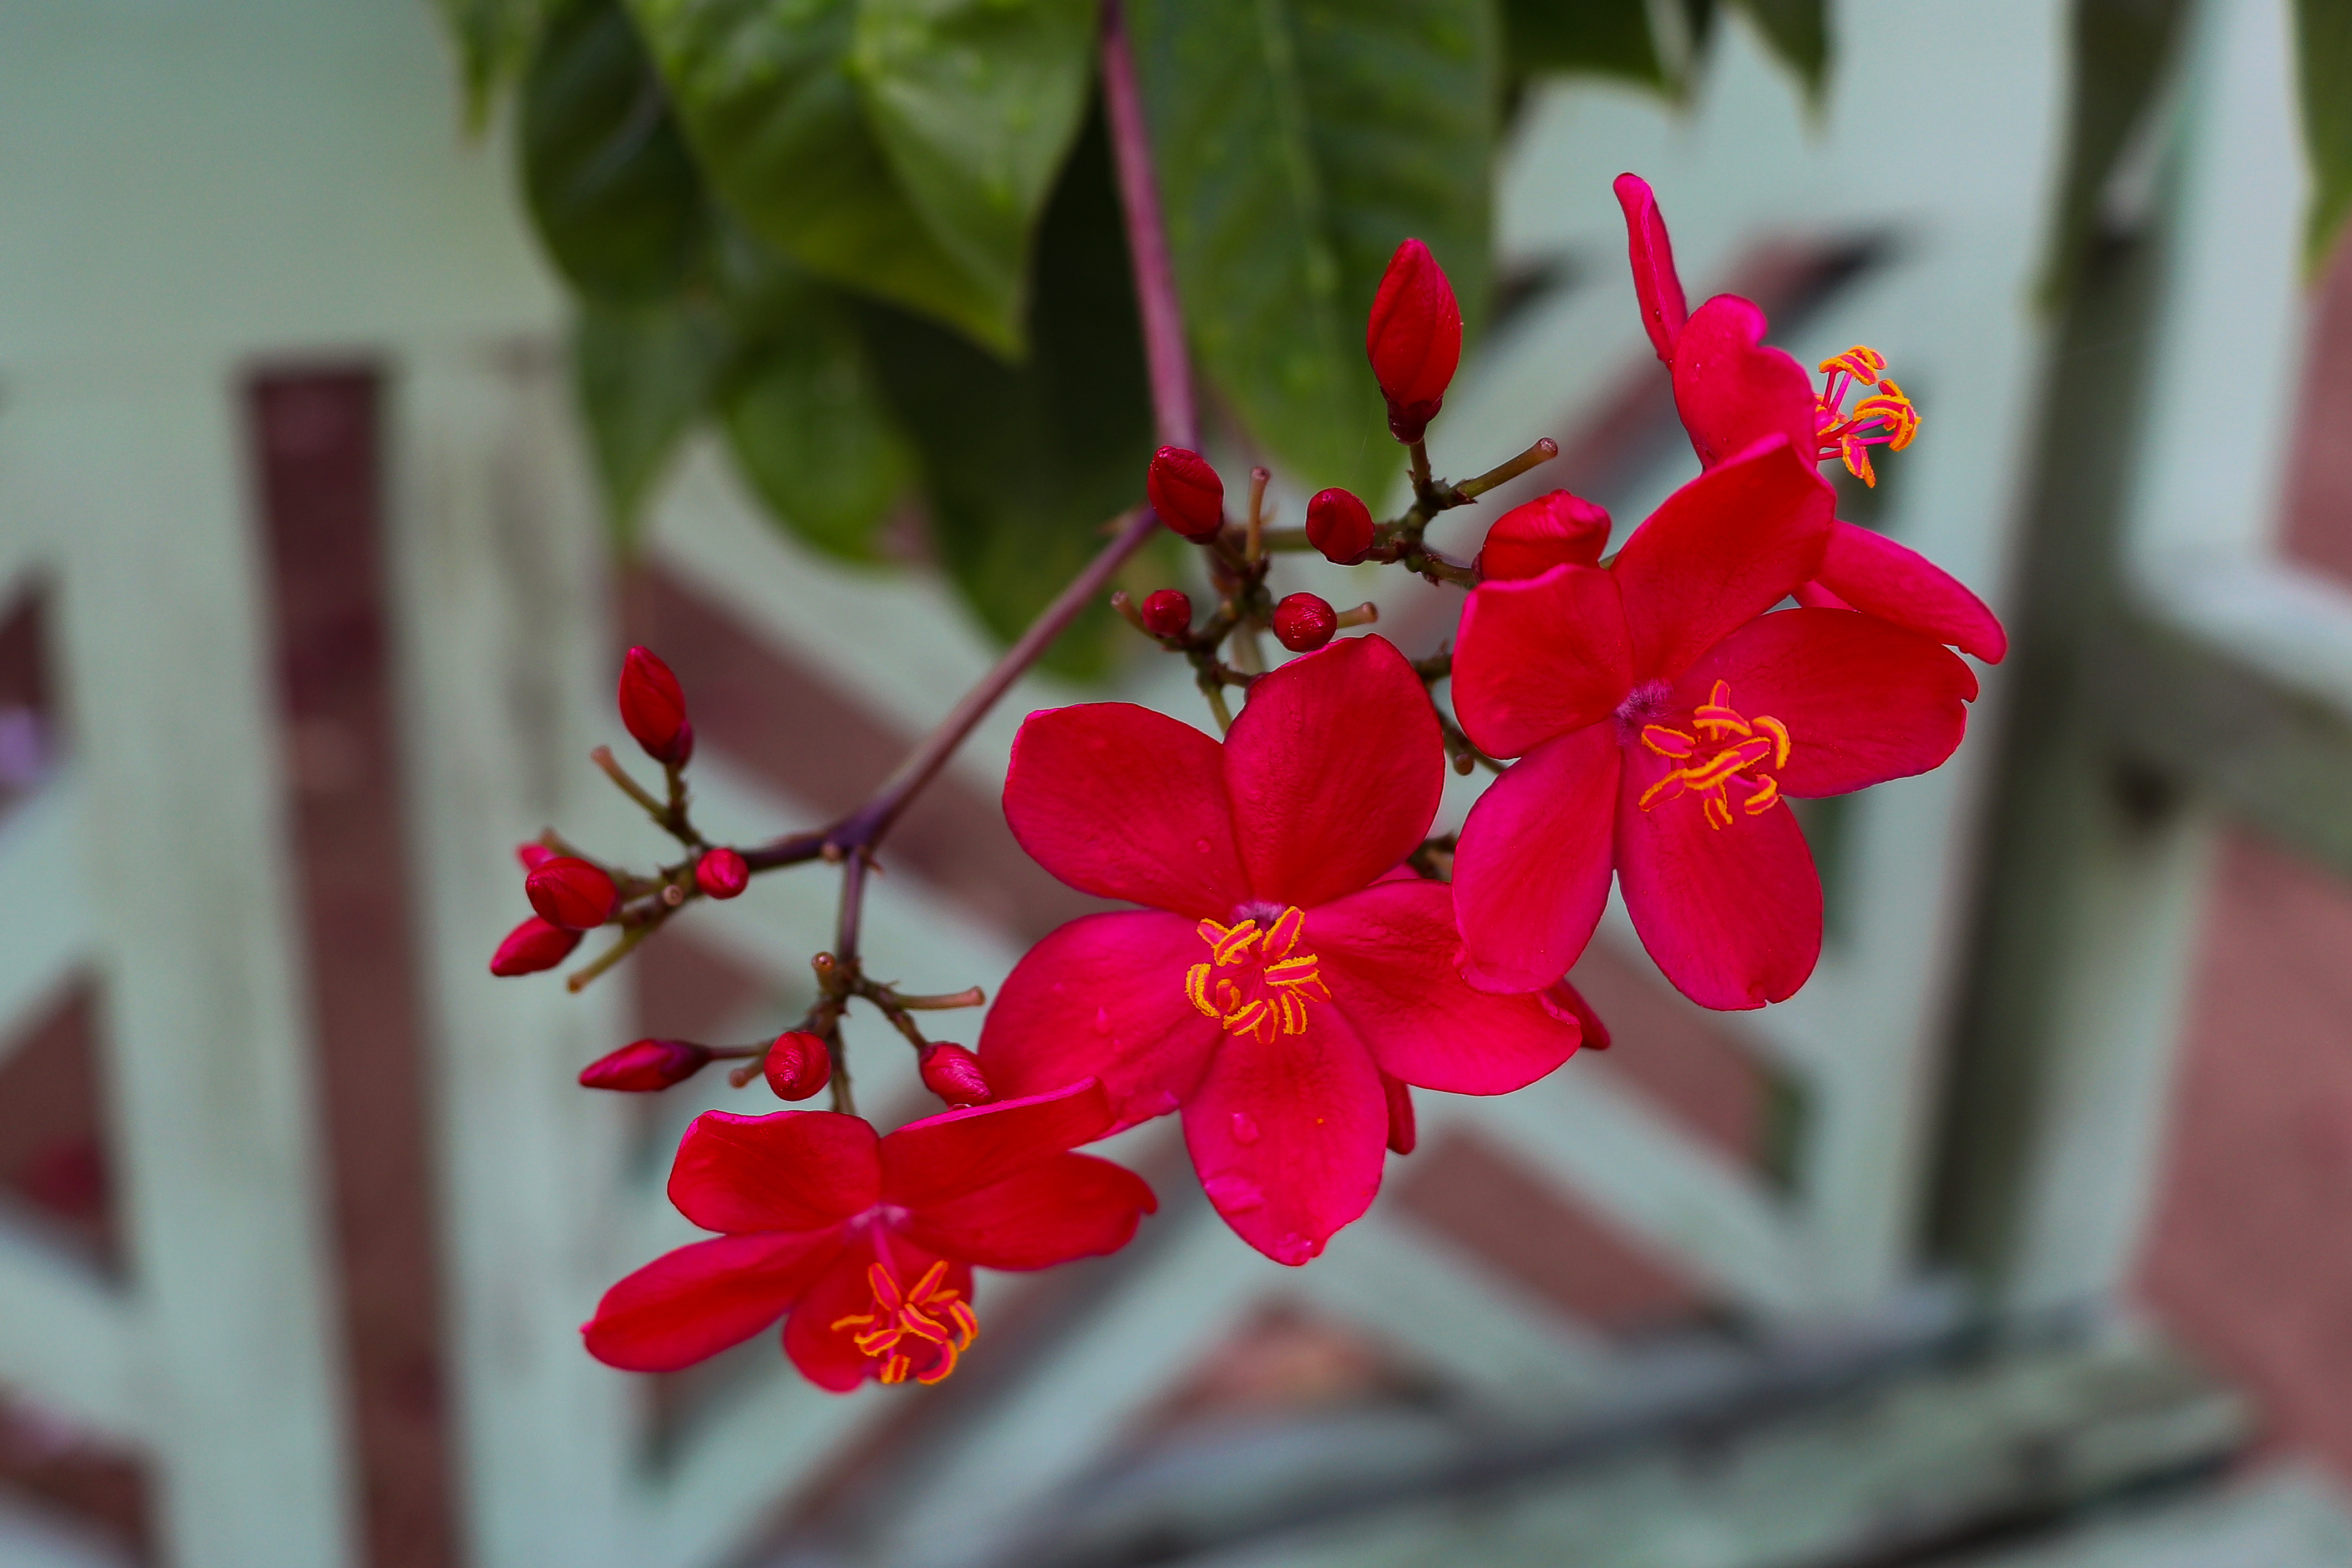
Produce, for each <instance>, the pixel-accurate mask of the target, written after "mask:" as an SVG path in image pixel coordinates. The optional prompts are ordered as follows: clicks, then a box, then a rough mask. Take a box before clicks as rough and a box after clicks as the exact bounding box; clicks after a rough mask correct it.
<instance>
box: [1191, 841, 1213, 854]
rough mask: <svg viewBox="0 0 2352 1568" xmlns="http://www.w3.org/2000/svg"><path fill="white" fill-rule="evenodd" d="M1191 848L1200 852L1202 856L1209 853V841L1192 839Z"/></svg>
mask: <svg viewBox="0 0 2352 1568" xmlns="http://www.w3.org/2000/svg"><path fill="white" fill-rule="evenodd" d="M1192 847H1193V848H1194V849H1196V850H1198V851H1200V852H1202V854H1207V853H1208V852H1209V841H1208V840H1206V839H1194V840H1193V841H1192Z"/></svg>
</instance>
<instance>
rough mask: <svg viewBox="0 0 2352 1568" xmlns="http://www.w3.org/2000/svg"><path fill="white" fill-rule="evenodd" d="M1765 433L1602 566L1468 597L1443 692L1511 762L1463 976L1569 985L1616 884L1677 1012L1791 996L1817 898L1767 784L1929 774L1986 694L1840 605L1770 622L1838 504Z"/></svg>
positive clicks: (1479, 841) (1490, 817) (1818, 784)
mask: <svg viewBox="0 0 2352 1568" xmlns="http://www.w3.org/2000/svg"><path fill="white" fill-rule="evenodd" d="M1810 458H1811V454H1810V453H1806V454H1804V455H1800V454H1799V453H1798V452H1797V451H1795V450H1792V449H1791V447H1790V443H1789V439H1788V437H1787V436H1786V435H1785V434H1779V433H1775V434H1770V435H1769V436H1767V437H1766V438H1765V439H1764V440H1762V441H1759V442H1758V443H1757V444H1755V445H1754V446H1752V447H1751V448H1750V449H1749V450H1748V451H1746V452H1743V453H1740V454H1738V455H1734V456H1731V457H1728V458H1727V459H1726V460H1725V461H1723V462H1721V463H1718V464H1717V465H1714V466H1712V467H1710V468H1709V469H1707V471H1706V473H1704V474H1702V475H1700V476H1699V477H1697V478H1696V479H1694V480H1692V481H1691V482H1690V483H1689V484H1687V485H1685V486H1683V487H1682V488H1681V489H1679V490H1677V491H1675V494H1674V495H1672V496H1671V497H1667V499H1666V501H1665V502H1664V505H1662V506H1661V507H1659V508H1658V509H1657V511H1656V512H1655V513H1654V514H1653V515H1652V516H1651V517H1649V519H1648V520H1647V521H1645V522H1644V523H1643V525H1642V526H1641V527H1640V528H1638V529H1636V530H1635V531H1634V533H1633V537H1632V538H1630V539H1629V540H1627V542H1626V544H1625V548H1624V549H1622V551H1620V552H1619V553H1618V555H1617V558H1616V559H1615V561H1614V563H1613V564H1612V565H1611V566H1610V567H1608V568H1606V569H1603V568H1601V567H1600V566H1598V565H1596V564H1593V562H1594V561H1595V560H1597V558H1598V555H1599V550H1600V548H1601V547H1600V544H1599V542H1598V539H1597V538H1591V537H1590V536H1587V538H1586V541H1585V543H1584V544H1583V547H1582V548H1583V549H1584V550H1586V551H1587V552H1589V553H1588V554H1586V555H1585V556H1584V557H1582V558H1581V559H1569V560H1566V561H1564V562H1563V563H1562V564H1559V565H1554V566H1551V567H1549V568H1548V569H1545V570H1542V571H1541V572H1540V574H1539V575H1537V576H1533V577H1529V578H1523V579H1517V580H1509V579H1506V580H1491V581H1487V582H1485V583H1482V584H1481V585H1479V587H1478V588H1477V589H1475V591H1473V592H1472V593H1471V596H1470V603H1469V606H1468V608H1467V609H1465V611H1464V612H1463V617H1462V627H1461V633H1460V638H1459V642H1458V644H1457V646H1456V648H1455V651H1454V706H1455V710H1456V712H1457V713H1458V714H1459V715H1460V716H1461V720H1462V727H1463V728H1464V729H1465V731H1466V732H1467V733H1468V735H1469V736H1470V738H1471V739H1472V740H1474V741H1475V742H1476V743H1477V744H1478V746H1479V747H1480V748H1481V749H1483V750H1485V751H1486V752H1488V753H1489V754H1491V755H1493V756H1496V757H1517V758H1520V759H1521V760H1520V761H1519V762H1518V763H1517V766H1515V767H1513V768H1511V769H1510V770H1509V771H1508V772H1507V773H1505V774H1504V775H1503V776H1502V777H1501V778H1500V779H1496V781H1495V782H1494V784H1493V785H1492V786H1491V787H1489V788H1488V789H1487V791H1486V794H1485V795H1483V796H1482V797H1480V799H1479V800H1478V803H1477V804H1476V805H1475V807H1473V808H1472V810H1471V812H1470V818H1469V821H1467V822H1466V823H1465V825H1464V828H1463V831H1462V835H1461V841H1460V844H1459V846H1458V848H1457V851H1456V853H1455V856H1454V900H1455V906H1456V910H1457V912H1458V914H1459V915H1460V917H1461V923H1462V934H1463V937H1464V939H1465V943H1466V944H1467V946H1468V950H1469V962H1470V975H1471V978H1472V980H1473V981H1474V982H1475V983H1476V984H1478V985H1480V986H1491V987H1493V988H1496V989H1497V990H1510V991H1523V990H1529V989H1533V988H1537V987H1540V986H1546V985H1549V984H1550V983H1551V982H1552V981H1554V980H1556V979H1558V978H1559V977H1560V976H1561V975H1562V974H1564V973H1565V972H1566V971H1567V969H1568V967H1569V966H1570V964H1572V963H1574V962H1575V961H1576V958H1577V956H1578V955H1579V954H1580V953H1581V952H1582V951H1583V949H1584V945H1585V942H1586V940H1587V939H1588V938H1589V937H1590V936H1591V933H1592V928H1593V925H1594V924H1595V923H1596V922H1597V921H1598V920H1599V919H1600V917H1601V907H1602V905H1603V904H1605V903H1606V901H1607V899H1608V895H1609V880H1610V873H1611V872H1612V869H1613V870H1614V871H1615V873H1616V874H1617V875H1618V877H1619V878H1620V879H1621V881H1622V885H1623V889H1624V894H1625V905H1626V909H1627V911H1628V913H1630V914H1631V915H1633V925H1634V929H1635V930H1636V931H1637V932H1639V933H1640V935H1641V938H1642V943H1643V946H1645V947H1647V948H1648V949H1649V952H1650V956H1651V957H1652V958H1654V960H1656V962H1657V965H1658V967H1659V968H1660V969H1662V970H1664V973H1665V975H1666V977H1667V978H1668V979H1669V980H1671V981H1673V982H1674V984H1675V986H1676V987H1677V988H1680V989H1681V990H1682V992H1683V993H1684V994H1685V996H1687V997H1689V998H1691V999H1692V1000H1694V1001H1696V1002H1699V1003H1701V1004H1703V1005H1705V1006H1706V1007H1711V1008H1727V1009H1738V1008H1753V1007H1760V1006H1762V1005H1763V1004H1764V1003H1766V1002H1770V1001H1779V1000H1781V999H1782V998H1786V997H1788V996H1790V995H1792V994H1793V993H1794V992H1795V991H1796V989H1797V988H1798V987H1800V986H1801V985H1803V984H1804V982H1805V979H1806V977H1807V976H1809V975H1811V973H1812V968H1813V962H1814V960H1815V958H1817V957H1818V956H1819V955H1820V952H1821V936H1822V890H1821V883H1820V880H1819V878H1818V877H1817V876H1816V875H1815V873H1814V871H1813V862H1812V856H1811V852H1809V851H1808V850H1807V848H1806V847H1805V839H1804V834H1803V833H1802V832H1801V831H1800V830H1799V828H1798V826H1797V821H1796V819H1795V817H1794V816H1793V815H1791V814H1790V810H1789V807H1788V805H1787V804H1786V802H1785V800H1784V797H1790V796H1797V797H1802V796H1816V795H1837V794H1843V793H1844V792H1846V791H1847V790H1851V789H1861V788H1863V787H1864V786H1865V785H1869V784H1875V783H1878V782H1880V781H1881V780H1883V779H1895V778H1900V777H1902V776H1904V775H1906V774H1911V773H1918V772H1923V771H1925V770H1926V769H1927V768H1933V767H1935V766H1936V765H1937V764H1938V763H1940V762H1942V761H1943V760H1944V758H1947V757H1948V756H1949V755H1951V752H1952V749H1953V747H1956V746H1958V744H1959V740H1960V735H1961V732H1962V730H1963V728H1964V727H1965V725H1966V722H1967V708H1966V705H1967V704H1968V703H1969V701H1971V700H1973V699H1974V698H1975V696H1976V695H1977V682H1976V677H1975V675H1974V674H1971V673H1970V672H1969V667H1968V665H1967V664H1964V663H1962V662H1961V661H1960V660H1959V659H1958V657H1956V656H1955V655H1954V654H1953V653H1951V652H1950V651H1949V650H1948V649H1947V648H1945V647H1944V646H1942V644H1940V643H1937V642H1936V641H1934V640H1932V639H1931V638H1930V637H1928V636H1925V635H1922V634H1920V633H1919V632H1912V631H1906V630H1905V629H1904V628H1902V627H1900V626H1897V625H1895V624H1893V623H1891V622H1887V621H1883V620H1879V619H1876V618H1874V617H1872V616H1868V615H1862V614H1857V613H1855V612H1852V611H1846V610H1822V609H1794V610H1786V611H1781V612H1777V613H1771V614H1767V613H1766V612H1767V611H1769V610H1771V608H1772V606H1773V605H1775V604H1777V603H1779V602H1780V601H1781V600H1782V599H1784V598H1786V597H1787V596H1788V595H1789V594H1790V592H1791V591H1793V590H1795V589H1796V588H1797V586H1798V585H1799V584H1801V583H1802V582H1805V581H1806V580H1809V579H1811V577H1813V576H1814V575H1815V574H1816V573H1817V572H1818V570H1820V566H1821V560H1822V549H1823V547H1824V545H1825V544H1826V542H1827V538H1828V535H1829V533H1830V528H1831V519H1830V507H1831V497H1830V493H1829V490H1828V487H1827V486H1824V485H1823V484H1822V481H1821V478H1820V476H1819V475H1818V474H1816V473H1815V472H1814V471H1813V466H1812V464H1811V461H1810Z"/></svg>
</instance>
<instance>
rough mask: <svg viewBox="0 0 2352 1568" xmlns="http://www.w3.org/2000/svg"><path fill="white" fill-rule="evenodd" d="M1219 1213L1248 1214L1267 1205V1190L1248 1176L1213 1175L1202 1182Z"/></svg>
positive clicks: (1204, 1189)
mask: <svg viewBox="0 0 2352 1568" xmlns="http://www.w3.org/2000/svg"><path fill="white" fill-rule="evenodd" d="M1201 1190H1202V1192H1204V1193H1207V1194H1208V1195H1209V1202H1210V1203H1211V1204H1212V1205H1213V1206H1214V1207H1215V1208H1216V1210H1217V1212H1218V1213H1219V1214H1246V1213H1248V1212H1249V1211H1250V1210H1251V1209H1253V1208H1264V1207H1265V1189H1264V1188H1262V1187H1260V1186H1258V1185H1257V1183H1255V1182H1254V1181H1252V1180H1250V1179H1249V1177H1247V1176H1211V1177H1210V1178H1209V1179H1208V1180H1206V1181H1204V1182H1202V1184H1201Z"/></svg>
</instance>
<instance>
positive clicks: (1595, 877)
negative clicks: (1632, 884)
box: [1454, 723, 1623, 991]
mask: <svg viewBox="0 0 2352 1568" xmlns="http://www.w3.org/2000/svg"><path fill="white" fill-rule="evenodd" d="M1622 758H1623V751H1622V748H1621V747H1619V746H1618V744H1617V736H1616V727H1615V726H1614V725H1613V724H1610V723H1601V724H1594V725H1587V726H1586V727H1584V728H1582V729H1580V730H1576V731H1573V732H1572V733H1570V734H1568V735H1563V736H1561V737H1559V739H1557V740H1551V741H1547V742H1545V743H1544V744H1543V745H1541V746H1538V747H1536V748H1535V749H1534V750H1533V751H1530V752H1528V754H1527V756H1526V757H1524V758H1521V759H1520V760H1519V762H1518V763H1517V766H1515V767H1513V768H1511V769H1510V770H1509V771H1508V772H1507V773H1505V774H1504V775H1503V776H1502V777H1501V778H1500V779H1496V780H1495V781H1494V782H1493V783H1492V784H1490V785H1488V786H1487V787H1486V793H1485V794H1484V795H1481V796H1480V797H1478V800H1477V803H1476V804H1475V805H1474V806H1472V807H1471V808H1470V820H1469V821H1467V822H1465V823H1464V824H1463V826H1462V839H1461V842H1460V843H1459V844H1458V845H1457V846H1456V847H1455V849H1454V917H1455V918H1456V919H1457V920H1459V921H1460V922H1461V925H1462V936H1463V940H1464V943H1465V946H1467V948H1468V950H1469V954H1468V961H1467V964H1466V969H1467V972H1468V975H1469V979H1470V983H1471V984H1472V985H1474V986H1476V987H1477V988H1480V989H1482V990H1490V991H1532V990H1537V989H1539V988H1542V987H1545V986H1549V985H1550V984H1551V983H1552V982H1553V981H1554V980H1557V979H1559V977H1561V976H1562V975H1564V974H1566V973H1568V967H1569V966H1570V964H1573V963H1575V962H1576V960H1577V958H1578V956H1580V955H1581V954H1582V953H1583V951H1584V945H1585V943H1586V942H1588V941H1590V940H1591V936H1592V928H1593V926H1594V925H1597V924H1599V922H1600V919H1601V910H1602V908H1603V907H1605V906H1606V905H1607V904H1608V902H1609V869H1610V857H1611V855H1612V839H1611V831H1612V830H1611V824H1612V822H1613V821H1615V819H1616V815H1617V772H1618V769H1619V768H1620V767H1621V766H1622Z"/></svg>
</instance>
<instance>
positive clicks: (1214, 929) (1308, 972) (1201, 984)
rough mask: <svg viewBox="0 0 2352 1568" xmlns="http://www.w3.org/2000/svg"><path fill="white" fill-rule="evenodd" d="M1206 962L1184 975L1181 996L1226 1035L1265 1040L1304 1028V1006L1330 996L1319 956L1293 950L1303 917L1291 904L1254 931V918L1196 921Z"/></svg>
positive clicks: (1302, 931) (1303, 925)
mask: <svg viewBox="0 0 2352 1568" xmlns="http://www.w3.org/2000/svg"><path fill="white" fill-rule="evenodd" d="M1199 929H1200V933H1201V940H1202V941H1203V942H1206V943H1207V944H1208V945H1209V961H1208V962H1207V963H1205V964H1195V965H1193V966H1192V968H1190V969H1188V970H1186V971H1185V974H1184V995H1185V996H1186V997H1187V998H1190V999H1191V1001H1192V1005H1193V1006H1194V1007H1196V1008H1198V1009H1201V1011H1202V1012H1203V1013H1205V1014H1206V1015H1208V1016H1209V1017H1210V1018H1213V1019H1216V1020H1217V1021H1218V1022H1219V1023H1221V1024H1223V1025H1224V1027H1225V1029H1226V1031H1227V1032H1228V1033H1232V1034H1254V1035H1255V1036H1257V1039H1258V1042H1259V1043H1260V1044H1265V1043H1266V1042H1267V1041H1270V1040H1273V1039H1274V1037H1275V1036H1276V1034H1304V1033H1305V1032H1307V1003H1308V1002H1309V1001H1310V1000H1311V1001H1318V1002H1328V1001H1329V1000H1330V999H1331V992H1330V989H1329V988H1328V987H1326V986H1325V985H1324V984H1323V977H1322V974H1321V972H1320V969H1319V967H1318V966H1319V964H1320V962H1321V961H1320V960H1319V959H1318V958H1317V957H1316V956H1315V955H1314V954H1312V953H1300V952H1297V951H1296V949H1297V946H1298V941H1299V938H1300V937H1301V936H1305V935H1306V933H1307V915H1306V912H1305V911H1304V910H1302V909H1300V908H1299V907H1298V906H1297V904H1292V905H1291V906H1290V907H1289V908H1287V909H1286V910H1284V911H1283V912H1282V913H1281V914H1280V915H1276V916H1275V918H1274V922H1273V924H1272V925H1268V926H1266V927H1265V928H1264V929H1260V928H1259V926H1258V923H1257V921H1256V920H1255V919H1245V920H1243V921H1241V922H1240V923H1238V924H1236V925H1218V924H1217V923H1216V922H1215V921H1213V920H1203V921H1202V922H1201V925H1200V928H1199Z"/></svg>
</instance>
